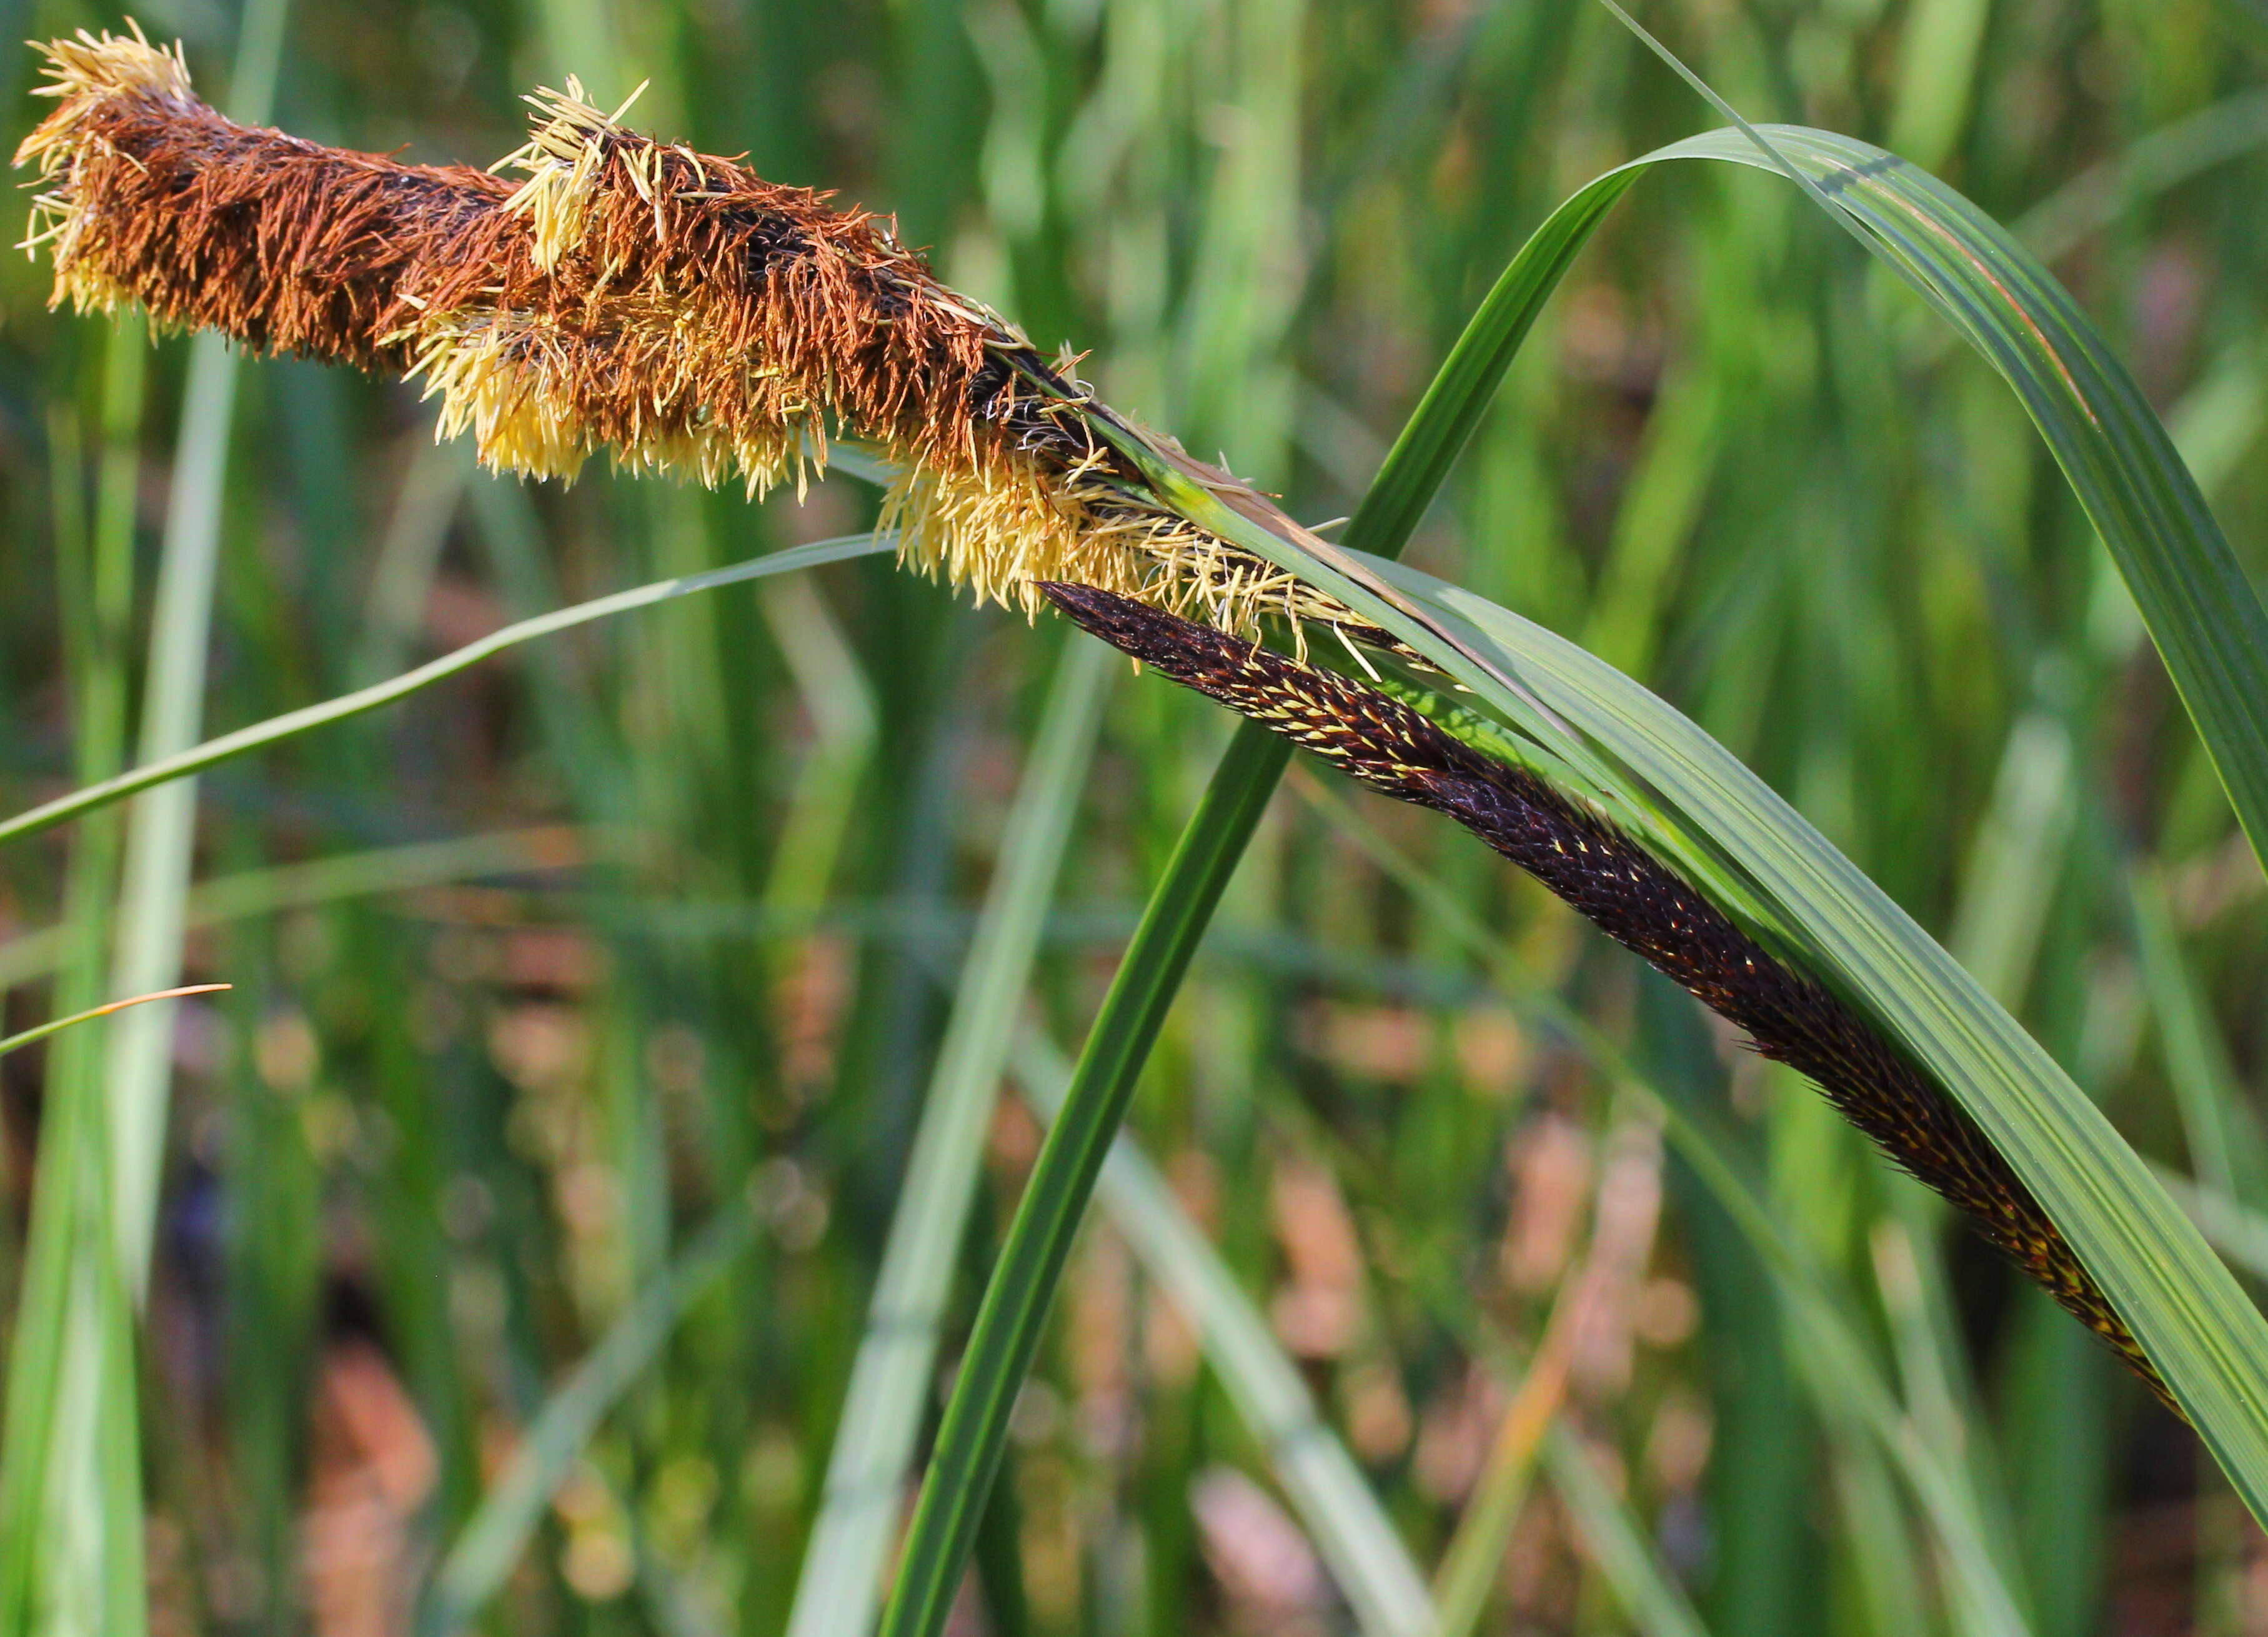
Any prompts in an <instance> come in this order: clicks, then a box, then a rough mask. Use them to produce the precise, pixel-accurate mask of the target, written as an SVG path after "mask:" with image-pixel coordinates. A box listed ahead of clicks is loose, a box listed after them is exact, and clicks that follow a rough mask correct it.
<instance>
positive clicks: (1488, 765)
mask: <svg viewBox="0 0 2268 1637" xmlns="http://www.w3.org/2000/svg"><path fill="white" fill-rule="evenodd" d="M1041 590H1042V593H1043V594H1045V595H1046V596H1047V598H1048V599H1049V601H1051V602H1053V603H1054V604H1055V605H1056V606H1057V608H1060V609H1062V610H1063V611H1064V613H1065V614H1067V615H1069V616H1071V618H1072V619H1073V620H1075V621H1077V622H1078V623H1079V625H1081V626H1082V627H1084V628H1085V629H1086V630H1088V631H1091V632H1093V633H1094V635H1095V636H1097V637H1100V638H1102V639H1103V640H1104V641H1105V642H1108V643H1109V644H1110V645H1112V646H1114V647H1116V648H1118V649H1119V650H1121V651H1122V652H1123V653H1128V654H1130V655H1132V656H1133V657H1134V658H1135V659H1137V660H1140V661H1141V662H1142V663H1143V664H1145V665H1147V666H1152V667H1155V668H1157V669H1158V670H1159V671H1160V672H1162V673H1164V674H1165V675H1167V676H1168V677H1170V678H1171V679H1172V680H1173V681H1175V682H1180V683H1182V685H1183V686H1185V687H1189V688H1193V689H1197V691H1198V692H1200V693H1203V694H1204V695H1206V696H1208V697H1211V698H1213V699H1216V700H1219V702H1220V703H1221V704H1226V705H1227V706H1228V707H1229V708H1230V709H1231V710H1233V711H1236V712H1241V714H1243V715H1245V716H1248V717H1250V718H1251V719H1253V720H1255V721H1256V722H1259V723H1261V724H1263V726H1267V727H1270V728H1271V729H1273V730H1274V731H1275V732H1277V733H1278V734H1283V735H1284V736H1285V737H1286V738H1288V739H1290V740H1291V741H1292V742H1293V743H1295V744H1298V745H1300V746H1301V747H1302V748H1306V749H1307V750H1311V751H1313V752H1314V754H1315V755H1317V756H1321V757H1322V758H1323V759H1324V760H1325V761H1327V762H1329V763H1332V764H1333V765H1335V766H1337V767H1338V768H1339V769H1340V770H1342V771H1344V772H1346V773H1349V774H1351V775H1352V776H1353V777H1354V778H1358V779H1359V780H1361V781H1362V782H1363V783H1364V784H1366V785H1369V786H1371V787H1372V788H1373V789H1374V790H1378V791H1381V792H1383V793H1386V794H1387V795H1389V796H1393V797H1395V798H1397V799H1398V800H1403V801H1409V802H1414V803H1416V804H1417V805H1418V806H1420V807H1431V808H1432V809H1433V810H1435V811H1436V812H1440V813H1445V814H1447V815H1449V816H1450V817H1451V818H1454V819H1455V820H1456V821H1457V822H1459V823H1460V824H1462V825H1463V826H1464V827H1465V828H1466V829H1467V830H1471V831H1472V832H1473V833H1474V834H1475V835H1476V836H1478V837H1480V838H1481V839H1482V840H1483V841H1485V842H1486V843H1488V844H1489V845H1490V846H1491V847H1493V848H1495V849H1496V850H1497V851H1498V852H1500V853H1502V854H1503V855H1504V856H1505V857H1506V858H1507V859H1511V860H1512V861H1513V863H1514V864H1517V865H1518V866H1520V867H1521V868H1522V869H1524V870H1526V871H1527V872H1528V874H1531V875H1533V876H1535V878H1536V880H1538V881H1541V882H1543V885H1544V886H1545V887H1547V888H1549V889H1550V891H1551V892H1552V893H1553V894H1554V895H1555V896H1557V897H1558V898H1559V899H1561V900H1562V901H1563V902H1565V903H1567V904H1568V905H1569V906H1570V907H1571V908H1572V909H1573V910H1574V911H1576V912H1577V913H1579V914H1580V915H1581V916H1583V917H1584V918H1586V919H1587V920H1589V921H1590V922H1591V923H1592V924H1593V925H1596V926H1597V927H1598V928H1599V929H1600V930H1601V931H1602V932H1604V933H1606V934H1607V935H1608V936H1609V938H1612V939H1613V940H1615V941H1616V943H1619V944H1621V945H1622V946H1623V947H1624V948H1626V949H1629V950H1631V952H1632V953H1634V954H1636V955H1638V956H1640V957H1641V958H1643V959H1644V960H1645V961H1646V962H1647V963H1648V964H1649V965H1651V966H1653V968H1654V970H1657V971H1659V972H1661V973H1662V974H1663V975H1664V976H1666V977H1669V978H1671V979H1672V980H1674V981H1675V982H1676V983H1677V984H1680V985H1681V986H1683V988H1684V989H1686V990H1687V991H1689V992H1690V993H1692V994H1693V995H1694V996H1695V997H1696V998H1697V999H1699V1000H1700V1001H1701V1002H1702V1003H1703V1004H1704V1005H1705V1006H1707V1007H1709V1008H1710V1009H1711V1010H1712V1011H1713V1012H1715V1013H1717V1014H1719V1016H1721V1017H1724V1018H1726V1019H1727V1020H1728V1021H1731V1022H1733V1023H1734V1024H1735V1025H1737V1026H1738V1027H1739V1028H1740V1029H1742V1031H1743V1032H1745V1033H1746V1034H1747V1036H1749V1041H1750V1042H1751V1043H1753V1044H1754V1046H1755V1047H1756V1051H1758V1052H1759V1053H1761V1054H1762V1055H1763V1056H1764V1057H1766V1058H1771V1059H1772V1060H1773V1061H1775V1062H1779V1063H1785V1064H1786V1065H1787V1066H1789V1067H1791V1068H1793V1069H1794V1070H1795V1071H1796V1072H1797V1073H1800V1074H1802V1075H1804V1076H1805V1077H1806V1078H1807V1079H1808V1080H1812V1081H1813V1082H1814V1083H1815V1084H1816V1085H1817V1086H1818V1087H1819V1088H1820V1089H1821V1090H1823V1091H1824V1092H1825V1093H1826V1094H1827V1097H1828V1100H1829V1101H1830V1102H1832V1103H1833V1104H1834V1105H1835V1107H1836V1108H1837V1110H1840V1111H1841V1112H1842V1114H1843V1115H1844V1116H1845V1117H1846V1118H1848V1119H1849V1120H1850V1121H1851V1123H1852V1125H1856V1126H1857V1127H1858V1128H1859V1130H1860V1131H1862V1132H1865V1133H1866V1134H1867V1137H1869V1138H1870V1139H1873V1140H1874V1143H1875V1145H1876V1146H1877V1147H1880V1148H1881V1150H1882V1151H1883V1152H1884V1153H1885V1154H1888V1155H1889V1157H1890V1158H1891V1159H1892V1160H1894V1161H1896V1162H1897V1164H1899V1165H1900V1166H1902V1167H1903V1168H1904V1169H1906V1170H1907V1171H1909V1172H1911V1174H1912V1175H1913V1176H1916V1177H1917V1178H1918V1179H1919V1180H1920V1181H1922V1182H1923V1183H1925V1184H1928V1186H1930V1187H1931V1188H1933V1189H1934V1190H1936V1191H1937V1192H1939V1193H1940V1194H1941V1195H1943V1196H1944V1197H1945V1198H1946V1199H1948V1201H1950V1202H1951V1203H1952V1204H1953V1205H1954V1206H1956V1207H1957V1208H1959V1210H1960V1211H1961V1212H1962V1214H1963V1215H1964V1216H1966V1217H1967V1218H1968V1219H1969V1220H1970V1222H1971V1223H1972V1224H1973V1225H1974V1226H1975V1228H1977V1231H1978V1233H1979V1234H1981V1235H1983V1237H1984V1238H1985V1241H1986V1242H1988V1243H1990V1244H1991V1245H1992V1247H1993V1248H1994V1249H1995V1250H1999V1252H2000V1253H2001V1254H2002V1255H2004V1256H2006V1257H2007V1258H2008V1259H2009V1260H2010V1261H2012V1262H2014V1264H2015V1265H2017V1266H2018V1267H2020V1268H2021V1269H2022V1270H2023V1271H2024V1272H2026V1273H2027V1274H2029V1276H2030V1277H2031V1278H2032V1279H2035V1280H2036V1281H2037V1282H2038V1284H2039V1285H2040V1286H2041V1287H2043V1289H2045V1290H2046V1291H2047V1293H2048V1294H2050V1295H2051V1296H2052V1297H2054V1298H2055V1300H2056V1301H2058V1303H2060V1304H2061V1305H2062V1306H2063V1307H2064V1308H2065V1309H2066V1310H2067V1311H2069V1312H2070V1313H2071V1314H2073V1316H2075V1317H2077V1318H2078V1319H2079V1320H2080V1323H2081V1324H2085V1325H2086V1326H2087V1327H2088V1329H2089V1330H2091V1331H2094V1332H2095V1334H2096V1335H2097V1336H2099V1337H2101V1338H2102V1339H2103V1340H2104V1341H2105V1342H2107V1343H2108V1344H2109V1345H2110V1347H2111V1349H2112V1350H2113V1351H2114V1352H2116V1353H2117V1355H2118V1357H2119V1358H2120V1359H2121V1360H2123V1361H2124V1363H2125V1364H2126V1365H2127V1367H2128V1368H2131V1369H2132V1370H2133V1372H2134V1373H2135V1374H2136V1375H2139V1376H2140V1377H2141V1378H2142V1380H2143V1381H2144V1382H2146V1383H2148V1385H2149V1386H2150V1388H2151V1390H2153V1391H2154V1392H2155V1393H2157V1395H2158V1396H2159V1397H2161V1399H2165V1400H2166V1402H2167V1403H2168V1404H2169V1405H2171V1403H2172V1400H2171V1398H2170V1397H2169V1396H2168V1394H2167V1392H2166V1389H2165V1385H2164V1383H2163V1382H2162V1381H2161V1379H2160V1378H2159V1376H2158V1374H2157V1372H2156V1370H2155V1369H2154V1368H2152V1366H2151V1364H2150V1361H2149V1360H2148V1359H2147V1357H2145V1356H2144V1355H2143V1353H2142V1350H2141V1348H2140V1347H2139V1346H2138V1345H2137V1344H2136V1342H2135V1340H2134V1338H2133V1336H2132V1333H2131V1332H2130V1331H2128V1330H2127V1328H2126V1326H2125V1324H2124V1321H2122V1320H2121V1319H2120V1318H2119V1317H2118V1316H2117V1313H2116V1312H2115V1311H2114V1310H2113V1309H2112V1308H2111V1306H2110V1301H2109V1299H2108V1298H2106V1297H2105V1296H2104V1295H2103V1294H2102V1289H2101V1287H2099V1286H2097V1285H2096V1284H2095V1280H2094V1279H2093V1277H2092V1276H2091V1275H2090V1274H2089V1273H2088V1271H2087V1269H2086V1268H2085V1267H2084V1266H2083V1265H2081V1264H2080V1260H2079V1257H2078V1255H2077V1253H2075V1252H2074V1251H2073V1250H2072V1248H2071V1245H2070V1242H2068V1241H2067V1240H2066V1239H2065V1238H2064V1236H2063V1235H2062V1233H2061V1232H2060V1231H2059V1230H2058V1228H2057V1227H2056V1225H2055V1224H2054V1223H2053V1222H2052V1221H2051V1220H2049V1219H2048V1215H2047V1213H2046V1212H2044V1211H2043V1210H2042V1209H2041V1208H2040V1206H2039V1202H2038V1201H2037V1200H2036V1199H2035V1198H2033V1197H2032V1194H2031V1191H2030V1190H2029V1189H2028V1188H2026V1187H2025V1186H2024V1184H2023V1183H2022V1181H2021V1179H2020V1178H2019V1177H2018V1176H2016V1174H2015V1172H2014V1170H2013V1169H2010V1167H2009V1165H2008V1162H2007V1160H2005V1159H2004V1158H2002V1157H2001V1155H2000V1153H1999V1150H1998V1149H1996V1148H1994V1147H1992V1143H1991V1142H1990V1141H1988V1140H1987V1139H1986V1138H1985V1134H1984V1132H1981V1131H1979V1130H1978V1129H1977V1124H1976V1122H1975V1121H1974V1120H1972V1119H1971V1118H1970V1117H1969V1115H1968V1114H1967V1113H1966V1112H1964V1111H1963V1110H1962V1108H1961V1106H1960V1104H1959V1103H1957V1102H1955V1101H1954V1100H1953V1098H1952V1097H1951V1096H1949V1095H1947V1093H1946V1092H1945V1091H1944V1089H1943V1088H1940V1086H1938V1085H1937V1084H1936V1083H1935V1082H1934V1081H1933V1080H1931V1079H1930V1078H1929V1077H1928V1076H1927V1075H1926V1074H1925V1073H1922V1071H1921V1070H1920V1069H1919V1068H1918V1067H1917V1066H1915V1065H1914V1063H1913V1061H1912V1060H1911V1058H1909V1057H1908V1056H1907V1055H1906V1054H1905V1053H1904V1052H1903V1051H1900V1050H1898V1049H1897V1047H1896V1046H1895V1045H1893V1044H1892V1043H1890V1041H1889V1039H1888V1038H1886V1037H1885V1036H1883V1034H1882V1032H1881V1030H1880V1029H1877V1028H1875V1027H1874V1024H1872V1023H1871V1022H1869V1021H1867V1019H1865V1018H1864V1017H1862V1016H1861V1015H1859V1013H1858V1012H1857V1011H1856V1010H1855V1009H1853V1008H1852V1007H1850V1006H1849V1005H1847V1004H1846V1003H1845V1002H1844V1001H1843V1000H1842V999H1838V998H1837V996H1836V995H1835V994H1833V993H1832V992H1830V991H1829V990H1827V989H1825V988H1823V986H1821V985H1820V984H1817V983H1815V982H1813V981H1812V980H1811V979H1809V978H1808V977H1804V976H1803V975H1802V974H1801V973H1800V972H1797V971H1795V970H1793V969H1791V968H1790V967H1789V966H1788V965H1787V964H1786V962H1783V961H1781V960H1779V959H1778V957H1777V956H1775V955H1772V954H1771V953H1770V952H1769V951H1768V950H1766V949H1765V948H1764V947H1763V946H1762V945H1760V944H1759V943H1757V942H1756V940H1755V939H1753V938H1751V937H1749V935H1748V934H1747V933H1743V932H1742V930H1741V929H1740V928H1739V927H1738V926H1736V925H1734V924H1733V922H1732V920H1731V919H1730V918H1727V916H1726V915H1725V913H1724V912H1723V911H1721V910H1719V909H1718V908H1717V907H1716V905H1714V904H1713V903H1710V902H1709V901H1708V899H1706V898H1705V897H1704V896H1702V895H1701V894H1700V893H1699V892H1697V891H1696V890H1695V889H1693V888H1692V887H1691V886H1690V884H1688V883H1687V882H1686V881H1683V880H1682V879H1681V878H1680V877H1679V876H1678V875H1677V874H1675V872H1674V871H1672V870H1670V869H1669V868H1668V867H1667V866H1664V865H1663V864H1662V863H1661V860H1660V859H1656V858H1655V857H1654V856H1653V854H1652V853H1650V852H1647V851H1646V849H1645V848H1644V847H1642V846H1640V845H1638V844H1637V843H1636V842H1634V841H1632V840H1631V838H1630V837H1628V836H1625V835H1624V834H1623V833H1622V831H1621V830H1617V829H1616V827H1615V826H1614V825H1612V824H1610V823H1609V822H1606V821H1605V820H1604V819H1602V818H1600V817H1599V816H1597V815H1595V814H1593V813H1591V812H1589V811H1587V809H1585V808H1584V807H1580V806H1579V805H1577V804H1575V803H1574V802H1572V801H1570V800H1568V799H1567V798H1566V797H1565V796H1563V795H1561V794H1560V793H1558V792H1557V791H1555V790H1553V789H1552V788H1551V787H1550V785H1546V784H1544V783H1543V780H1541V779H1539V778H1536V777H1535V775H1534V774H1532V773H1530V772H1528V771H1526V770H1525V769H1522V768H1520V767H1516V766H1513V765H1512V764H1510V763H1505V762H1501V761H1499V760H1498V759H1496V758H1495V757H1493V756H1487V755H1485V754H1484V753H1483V752H1481V751H1479V750H1477V749H1476V748H1473V747H1472V746H1470V745H1469V744H1467V743H1465V741H1462V740H1461V739H1459V738H1457V737H1455V736H1454V734H1450V733H1448V732H1447V731H1446V730H1445V729H1444V728H1442V727H1441V726H1440V725H1439V724H1437V723H1435V722H1434V721H1432V719H1430V718H1428V717H1426V716H1425V714H1423V713H1422V712H1418V711H1417V710H1415V709H1413V708H1412V707H1410V705H1407V704H1403V702H1402V701H1400V700H1398V699H1395V698H1394V697H1392V696H1390V695H1388V694H1386V693H1383V692H1381V691H1380V690H1379V689H1375V688H1372V687H1369V686H1367V685H1366V684H1364V683H1362V682H1356V681H1354V680H1353V679H1351V678H1350V677H1346V676H1343V675H1338V674H1337V673H1335V672H1331V671H1327V670H1321V669H1317V668H1314V667H1310V666H1306V665H1301V664H1300V663H1298V662H1296V661H1294V660H1291V659H1288V658H1286V657H1285V656H1284V655H1282V654H1279V653H1275V652H1273V651H1272V650H1270V649H1269V648H1266V647H1263V646H1262V645H1259V644H1257V643H1253V642H1248V641H1245V640H1242V639H1241V638H1236V637H1233V636H1229V635H1225V634H1223V633H1222V632H1220V631H1218V630H1213V629H1211V627H1209V626H1204V625H1199V624H1196V623H1192V622H1190V621H1188V620H1184V619H1181V618H1178V617H1176V616H1173V615H1171V614H1166V613H1161V612H1160V611H1159V610H1157V609H1156V608H1150V607H1148V606H1146V605H1145V604H1143V603H1140V602H1138V601H1132V600H1130V599H1128V598H1124V597H1120V596H1116V595H1114V594H1111V593H1109V592H1108V591H1102V590H1098V589H1095V588H1094V587H1092V586H1074V585H1060V584H1049V585H1045V586H1042V587H1041ZM2177 1412H2178V1411H2177Z"/></svg>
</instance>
